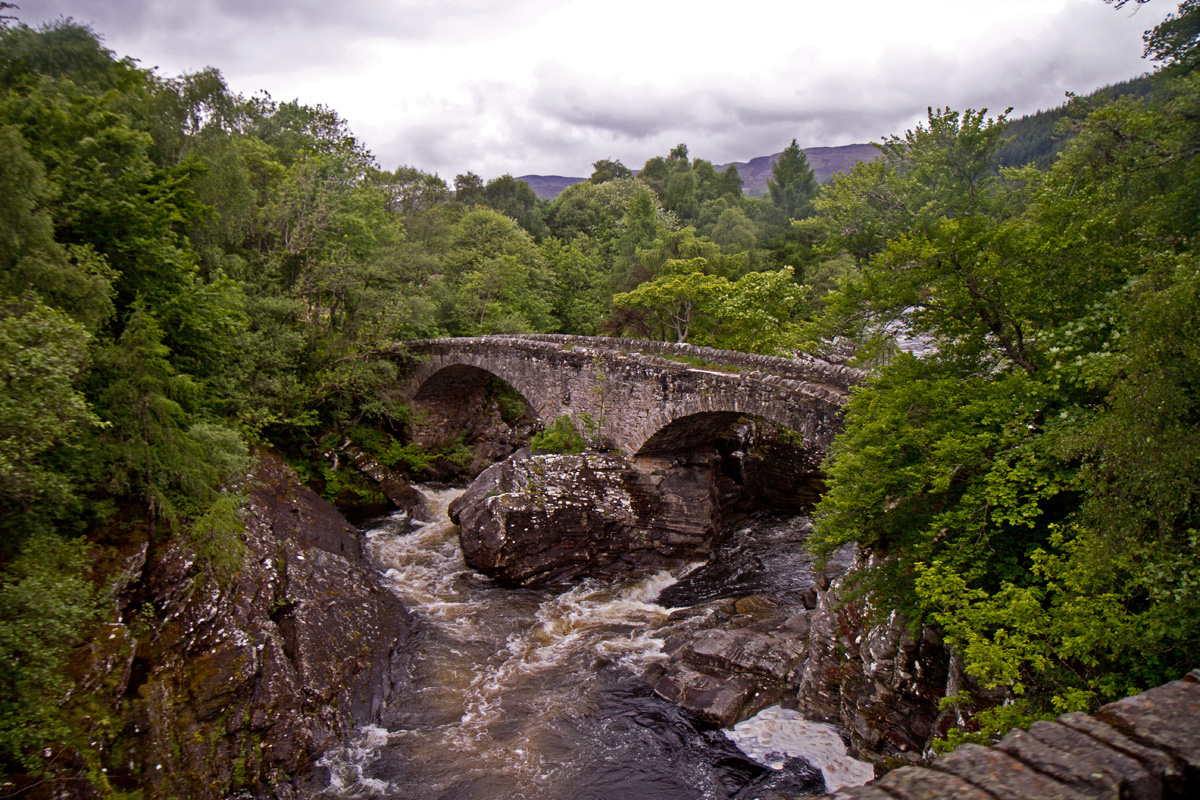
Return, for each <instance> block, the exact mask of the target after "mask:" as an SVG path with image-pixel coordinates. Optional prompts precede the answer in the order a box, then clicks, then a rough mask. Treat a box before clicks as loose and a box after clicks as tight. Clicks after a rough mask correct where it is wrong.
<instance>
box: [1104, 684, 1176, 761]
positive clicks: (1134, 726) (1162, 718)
mask: <svg viewBox="0 0 1200 800" xmlns="http://www.w3.org/2000/svg"><path fill="white" fill-rule="evenodd" d="M1096 717H1097V718H1099V719H1101V720H1103V721H1105V722H1108V723H1110V724H1112V725H1114V726H1116V727H1118V728H1120V729H1122V730H1123V731H1124V732H1126V733H1129V734H1131V735H1132V736H1133V737H1134V738H1136V739H1138V740H1139V741H1141V742H1143V743H1144V744H1147V745H1149V746H1151V747H1155V748H1158V749H1160V750H1162V751H1164V752H1166V753H1169V754H1171V756H1173V757H1174V758H1176V759H1178V760H1179V761H1181V762H1183V764H1184V765H1185V776H1186V778H1187V780H1188V782H1189V783H1191V784H1200V684H1196V683H1191V682H1189V681H1171V682H1170V683H1168V684H1165V685H1163V686H1158V687H1156V688H1154V689H1149V690H1147V691H1145V692H1142V693H1141V694H1139V695H1134V696H1133V697H1126V698H1125V699H1124V700H1118V701H1117V702H1115V703H1110V704H1108V705H1106V706H1104V707H1103V708H1101V709H1100V710H1099V711H1098V712H1096Z"/></svg>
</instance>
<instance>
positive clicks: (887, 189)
mask: <svg viewBox="0 0 1200 800" xmlns="http://www.w3.org/2000/svg"><path fill="white" fill-rule="evenodd" d="M1198 107H1200V81H1197V79H1196V77H1195V75H1194V74H1192V73H1189V74H1180V75H1179V76H1178V77H1175V78H1173V79H1171V80H1169V81H1167V82H1165V83H1164V84H1163V87H1162V90H1161V91H1159V92H1156V93H1154V94H1152V95H1149V96H1148V97H1147V98H1145V99H1135V98H1132V97H1128V96H1127V97H1124V98H1120V99H1117V100H1114V101H1112V102H1109V103H1107V104H1102V105H1098V107H1096V108H1094V110H1092V111H1091V112H1090V113H1089V114H1088V115H1087V117H1086V118H1084V119H1082V120H1081V121H1080V122H1079V124H1078V125H1077V126H1076V129H1075V131H1074V135H1073V136H1072V137H1071V139H1070V140H1069V141H1068V142H1067V144H1066V145H1065V147H1064V149H1063V151H1062V154H1061V155H1060V156H1059V158H1058V159H1057V160H1056V161H1055V162H1054V165H1053V166H1052V167H1051V168H1050V169H1049V170H1048V171H1047V172H1045V173H1041V172H1038V171H1037V170H1033V169H1025V170H1020V171H1009V172H1002V173H999V174H997V173H996V172H993V171H992V170H991V168H990V166H989V164H990V163H991V162H992V160H993V157H994V153H995V149H996V147H997V146H998V145H999V143H1000V142H1001V138H1000V136H1001V129H1000V122H999V121H988V120H985V119H984V118H983V116H982V114H981V113H980V114H976V113H974V112H967V113H966V114H964V115H961V116H960V115H958V114H956V113H953V112H938V113H936V114H935V113H932V112H931V115H930V121H929V125H928V127H921V128H918V129H917V130H916V131H912V132H909V134H908V135H907V136H905V137H904V138H902V139H900V138H897V139H893V140H892V141H891V142H889V143H888V144H885V145H884V158H883V159H881V160H880V161H878V162H875V163H874V164H871V165H864V166H860V167H859V168H858V169H857V170H855V171H854V172H853V173H852V174H850V175H848V176H846V177H845V178H842V179H838V180H836V181H835V182H834V185H833V186H832V187H831V189H830V190H829V191H828V192H827V193H826V196H825V197H824V198H823V199H822V201H821V204H820V205H821V208H822V210H823V212H824V214H825V224H829V225H830V227H829V240H828V241H829V243H830V244H831V245H833V246H835V247H839V248H841V249H843V250H844V251H846V252H848V253H849V254H850V255H852V256H853V257H855V258H856V259H857V260H858V263H859V265H860V267H861V269H860V270H854V271H850V272H848V273H846V274H845V277H843V278H842V279H841V280H840V281H839V283H838V288H837V290H836V291H834V292H831V293H830V294H829V295H828V296H827V298H826V304H825V308H826V311H825V314H824V318H823V319H822V321H821V323H822V326H823V327H821V326H818V327H819V328H820V329H822V330H824V331H826V332H833V331H838V332H842V333H849V334H850V335H851V336H853V337H855V338H856V339H857V341H858V342H859V343H860V344H862V345H866V346H867V350H868V352H871V350H870V347H871V345H872V343H873V342H880V341H882V340H884V339H886V338H887V337H888V336H890V335H891V334H893V333H895V332H897V331H902V332H907V333H909V334H916V335H919V336H921V337H922V338H924V339H925V341H926V342H927V344H928V345H931V347H930V349H928V350H927V351H926V352H925V354H924V355H923V356H921V357H920V358H917V357H914V356H910V355H903V354H901V355H894V354H890V355H889V354H887V353H886V351H884V350H883V349H881V348H876V349H875V350H874V352H875V353H878V354H882V355H883V357H882V358H880V359H877V360H876V361H875V362H874V363H875V365H876V367H875V373H874V376H873V378H872V380H871V381H870V383H869V384H868V385H867V386H865V387H863V388H861V389H859V390H857V391H856V392H855V393H854V395H853V396H852V398H851V401H850V404H849V407H848V411H847V417H846V431H845V434H844V435H843V436H841V437H840V438H839V439H838V441H837V442H835V445H834V448H833V452H832V454H831V458H830V461H829V463H828V465H827V469H828V472H829V475H830V490H829V492H828V493H827V495H826V496H825V497H824V499H823V500H822V502H821V505H820V507H819V509H818V513H819V518H818V522H817V528H816V531H815V534H814V538H813V542H814V546H815V547H816V548H817V549H818V550H820V551H821V552H823V553H829V552H832V549H833V548H834V547H836V546H837V545H839V544H841V543H843V542H847V541H856V542H859V543H860V544H862V545H864V546H866V547H867V548H869V549H870V550H871V551H872V552H873V553H875V554H877V555H878V556H879V558H878V559H876V561H875V564H876V566H875V567H874V568H873V570H872V571H871V572H870V573H868V574H867V576H866V578H865V582H864V586H863V588H864V589H865V590H866V591H869V592H871V593H873V594H874V595H875V597H876V599H877V600H878V605H879V607H880V608H892V607H900V608H903V609H905V610H906V611H907V612H908V613H909V614H910V618H911V619H914V620H918V621H920V620H924V621H930V622H933V623H935V624H937V625H938V626H940V627H941V628H942V630H943V631H944V632H945V634H946V638H947V640H948V641H949V642H950V643H951V644H953V645H954V646H955V647H956V649H957V651H958V652H959V653H961V654H962V656H963V658H964V662H965V664H966V668H967V671H968V673H969V674H970V675H971V676H972V677H973V678H975V679H976V680H978V681H979V683H980V684H981V685H982V686H983V687H984V688H987V689H992V690H994V691H996V692H999V693H1000V696H1002V697H1005V698H1006V704H1005V705H1002V706H999V707H996V708H991V709H989V708H985V707H980V706H978V705H976V703H977V702H979V701H978V700H976V699H972V698H961V701H962V702H963V703H965V704H966V707H965V709H964V708H963V707H960V710H965V711H967V713H968V716H970V717H972V719H971V721H970V723H969V726H970V729H971V730H974V731H975V733H973V734H967V733H965V732H955V733H952V734H951V735H950V736H949V737H948V738H947V742H946V746H952V745H953V744H955V743H956V742H961V741H965V740H967V739H969V738H972V737H976V738H979V737H988V736H992V735H995V734H999V733H1001V732H1002V731H1003V729H1004V728H1005V727H1006V726H1009V725H1012V724H1014V723H1018V722H1021V723H1025V722H1028V721H1030V720H1033V719H1037V718H1040V717H1042V716H1046V715H1053V714H1057V713H1061V712H1063V711H1069V710H1077V709H1091V708H1094V707H1095V706H1096V705H1098V704H1100V703H1103V702H1106V701H1109V700H1113V699H1116V698H1118V697H1121V696H1123V695H1126V694H1129V693H1133V692H1136V691H1140V690H1142V689H1145V688H1147V687H1149V686H1152V685H1155V684H1158V683H1161V682H1163V681H1166V680H1169V679H1172V678H1176V677H1178V676H1179V675H1180V674H1182V672H1184V671H1186V670H1187V669H1189V668H1191V667H1192V666H1193V664H1194V661H1195V656H1196V643H1197V642H1198V641H1200V629H1198V623H1197V619H1200V614H1198V611H1200V591H1198V589H1200V559H1198V557H1197V552H1198V550H1197V534H1196V532H1197V530H1200V514H1198V512H1197V509H1198V508H1200V502H1198V501H1200V496H1198V494H1197V492H1198V489H1197V486H1196V484H1195V479H1194V476H1195V475H1196V474H1200V438H1198V434H1197V431H1198V430H1200V407H1198V406H1197V402H1198V401H1197V397H1196V392H1195V387H1196V386H1197V385H1198V384H1200V351H1197V349H1196V342H1197V341H1200V317H1198V314H1200V270H1198V269H1197V256H1196V253H1195V250H1194V242H1195V234H1196V227H1197V219H1198V216H1197V213H1196V212H1197V209H1198V208H1200V205H1197V177H1200V175H1198V173H1197V169H1198V168H1200V159H1198V157H1197V153H1200V149H1197V147H1196V144H1197V135H1196V128H1195V124H1194V120H1195V112H1196V109H1197V108H1198ZM993 696H994V695H993Z"/></svg>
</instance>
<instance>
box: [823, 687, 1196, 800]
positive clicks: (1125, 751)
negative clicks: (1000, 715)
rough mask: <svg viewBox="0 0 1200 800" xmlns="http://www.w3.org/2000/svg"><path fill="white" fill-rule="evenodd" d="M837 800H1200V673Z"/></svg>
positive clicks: (899, 773) (966, 749)
mask: <svg viewBox="0 0 1200 800" xmlns="http://www.w3.org/2000/svg"><path fill="white" fill-rule="evenodd" d="M830 797H831V798H833V799H835V800H918V798H962V800H1018V799H1019V798H1023V799H1024V800H1040V799H1042V798H1045V799H1046V800H1049V798H1056V799H1057V800H1076V799H1077V798H1111V800H1119V799H1120V798H1132V800H1167V799H1169V798H1194V797H1200V670H1193V671H1192V672H1190V673H1189V674H1188V675H1186V676H1185V677H1184V678H1183V680H1178V681H1172V682H1171V683H1168V684H1166V685H1165V686H1159V687H1157V688H1155V689H1150V690H1149V691H1146V692H1143V693H1141V694H1139V695H1135V696H1133V697H1127V698H1125V699H1124V700H1119V701H1117V702H1115V703H1110V704H1109V705H1107V706H1104V707H1103V708H1101V709H1100V710H1099V711H1097V712H1096V713H1095V715H1087V714H1080V713H1074V714H1066V715H1064V716H1061V717H1059V718H1058V719H1057V720H1055V721H1053V722H1035V723H1034V724H1033V725H1032V726H1030V728H1029V730H1028V731H1023V730H1019V729H1018V730H1014V731H1012V732H1011V733H1009V734H1008V735H1007V736H1005V737H1004V739H1003V740H1001V741H1000V743H999V744H998V745H996V746H995V747H994V748H987V747H980V746H978V745H964V746H963V747H960V748H959V749H958V750H956V751H954V752H953V753H950V754H948V755H945V756H942V757H941V758H938V759H936V760H935V761H934V762H933V764H932V766H930V767H929V768H921V767H902V768H901V769H898V770H895V771H893V772H889V773H888V774H887V775H885V776H884V777H883V778H881V779H879V780H877V781H874V782H872V783H869V784H867V785H866V786H858V787H854V788H847V789H842V790H840V791H838V792H837V793H835V794H833V795H831V796H830Z"/></svg>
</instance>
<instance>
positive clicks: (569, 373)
mask: <svg viewBox="0 0 1200 800" xmlns="http://www.w3.org/2000/svg"><path fill="white" fill-rule="evenodd" d="M397 353H398V355H400V354H408V355H416V356H421V357H423V358H424V361H423V362H422V363H420V364H417V365H416V366H415V367H414V368H413V370H412V372H411V374H410V377H409V379H408V382H407V384H406V385H405V386H404V387H403V391H404V393H405V394H406V396H408V397H410V398H413V399H419V397H418V395H419V393H420V392H421V390H422V387H423V386H425V384H426V382H427V381H429V380H430V379H431V378H433V377H434V376H435V375H437V374H438V373H441V372H442V371H443V370H447V368H455V369H456V370H458V371H459V372H457V373H456V372H454V371H450V372H445V373H442V374H443V376H455V375H458V374H461V370H462V369H463V368H475V369H477V370H483V371H485V372H487V373H490V374H493V375H496V376H498V377H500V378H502V379H504V380H505V381H507V382H508V383H509V384H510V385H512V386H513V387H514V388H515V389H516V390H517V391H519V392H521V394H522V395H523V396H524V397H525V398H526V399H527V400H528V401H529V403H530V405H531V406H533V408H534V411H535V412H536V414H537V415H538V417H539V418H540V419H541V420H542V421H543V422H544V423H548V422H550V421H551V420H553V419H555V418H557V417H559V416H561V415H566V416H568V417H570V418H571V419H572V420H573V421H574V422H575V424H576V427H577V428H579V429H580V430H586V429H587V428H588V427H592V428H594V429H595V435H596V438H600V439H602V440H604V441H606V442H608V443H609V444H610V445H612V446H615V447H616V448H618V449H620V450H621V451H623V452H625V453H626V454H627V455H631V456H632V455H635V454H637V453H638V452H639V451H641V450H642V448H643V446H644V445H646V444H647V442H649V441H650V440H651V438H652V437H655V436H656V434H658V433H659V432H660V431H662V430H663V429H664V428H666V427H667V426H668V425H671V424H672V423H675V422H677V421H681V420H685V419H686V418H699V417H705V418H708V419H728V418H730V417H732V416H736V415H750V416H754V417H760V418H763V419H767V420H770V421H773V422H776V423H778V424H780V425H784V426H786V427H788V428H791V429H792V430H794V431H797V432H799V433H800V435H801V436H802V438H803V440H804V444H805V445H806V446H807V447H808V448H810V449H811V450H812V451H813V453H814V454H816V455H817V456H819V455H821V454H823V453H824V452H825V451H826V450H827V449H828V446H829V444H830V442H831V441H832V438H833V436H834V434H835V433H836V432H837V430H839V429H840V425H841V409H842V406H843V405H844V404H845V402H846V398H847V389H848V387H849V386H851V385H853V384H854V383H857V382H858V381H859V380H861V377H862V374H861V373H859V372H858V371H857V370H852V369H849V368H846V367H839V366H836V365H833V364H828V363H826V362H820V361H816V360H808V361H805V360H797V359H783V358H774V357H771V356H758V355H751V354H746V353H735V352H731V351H723V350H714V349H712V348H701V347H693V346H691V345H675V344H671V343H663V342H640V341H636V340H630V339H612V338H606V337H587V336H563V335H554V334H542V335H520V336H518V335H500V336H480V337H467V338H448V339H423V340H416V341H409V342H405V343H403V344H402V345H401V346H399V347H398V348H397ZM445 379H451V378H450V377H446V378H445ZM451 394H452V391H451ZM447 396H448V395H447V393H446V392H445V390H443V391H442V393H441V397H447ZM721 415H724V416H721ZM589 423H590V425H589ZM699 427H700V428H703V425H700V426H699ZM697 429H699V428H697ZM686 437H687V434H686V432H684V433H683V434H682V435H681V436H676V437H675V438H674V439H673V440H672V439H671V438H670V437H668V438H667V440H664V439H663V437H661V436H660V437H658V438H657V439H656V440H655V442H656V444H657V445H659V446H663V447H665V446H666V445H667V444H671V443H672V442H679V441H681V440H682V439H686Z"/></svg>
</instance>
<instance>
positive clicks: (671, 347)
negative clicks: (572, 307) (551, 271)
mask: <svg viewBox="0 0 1200 800" xmlns="http://www.w3.org/2000/svg"><path fill="white" fill-rule="evenodd" d="M488 338H506V339H521V340H525V341H534V342H548V343H550V344H554V345H557V346H559V347H560V348H561V347H590V348H596V349H604V350H612V351H615V352H622V353H630V354H640V355H646V356H664V357H666V358H668V359H670V358H672V357H675V358H692V359H696V360H698V361H702V362H705V363H709V364H714V365H721V366H729V367H733V368H738V369H745V370H756V371H759V372H763V373H766V374H769V375H778V376H779V377H781V378H790V379H791V380H797V381H804V382H806V383H819V384H824V385H826V386H831V387H836V388H839V389H842V390H848V389H849V388H850V387H851V386H856V385H858V384H860V383H862V382H863V380H864V378H865V375H866V373H864V372H863V371H862V370H858V369H854V368H853V367H847V366H843V365H840V364H831V363H829V362H828V361H823V360H821V359H819V358H813V357H812V356H802V357H800V358H782V357H780V356H764V355H759V354H757V353H740V352H738V351H736V350H719V349H717V348H714V347H699V346H697V345H694V344H688V343H686V342H654V341H648V340H645V339H621V338H617V337H612V336H573V335H569V334H564V333H522V334H504V335H503V336H502V337H488Z"/></svg>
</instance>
